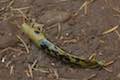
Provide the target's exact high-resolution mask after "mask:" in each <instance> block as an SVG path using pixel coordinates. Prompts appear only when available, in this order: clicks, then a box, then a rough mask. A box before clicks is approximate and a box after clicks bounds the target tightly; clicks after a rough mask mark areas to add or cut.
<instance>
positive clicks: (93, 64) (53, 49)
mask: <svg viewBox="0 0 120 80" xmlns="http://www.w3.org/2000/svg"><path fill="white" fill-rule="evenodd" d="M21 29H22V31H23V32H24V33H25V34H26V35H27V36H28V37H29V38H30V39H31V40H32V41H33V42H34V43H35V44H36V46H37V47H39V48H42V49H43V50H44V51H45V52H47V54H49V55H51V56H53V57H55V58H57V59H59V60H62V61H63V62H67V63H70V64H71V65H77V66H80V67H82V68H97V67H103V66H104V64H103V62H101V61H98V60H96V59H83V58H80V57H77V56H74V55H71V54H69V53H67V52H65V51H64V50H63V49H61V48H59V47H58V46H56V45H54V44H53V43H52V42H50V41H49V40H48V39H47V38H46V37H45V36H44V34H43V32H40V31H39V30H37V29H35V28H33V27H32V26H31V25H30V24H27V23H23V24H22V28H21Z"/></svg>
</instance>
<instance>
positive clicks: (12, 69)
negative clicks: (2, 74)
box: [10, 65, 14, 75]
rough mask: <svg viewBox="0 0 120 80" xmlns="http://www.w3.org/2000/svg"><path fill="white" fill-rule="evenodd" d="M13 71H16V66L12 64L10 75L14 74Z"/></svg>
mask: <svg viewBox="0 0 120 80" xmlns="http://www.w3.org/2000/svg"><path fill="white" fill-rule="evenodd" d="M13 72H14V66H13V65H12V66H10V75H12V74H13Z"/></svg>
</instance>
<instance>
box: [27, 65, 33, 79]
mask: <svg viewBox="0 0 120 80" xmlns="http://www.w3.org/2000/svg"><path fill="white" fill-rule="evenodd" d="M28 72H29V75H30V77H33V72H32V67H31V66H30V64H28Z"/></svg>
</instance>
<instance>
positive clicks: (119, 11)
mask: <svg viewBox="0 0 120 80" xmlns="http://www.w3.org/2000/svg"><path fill="white" fill-rule="evenodd" d="M112 9H113V10H114V11H116V12H117V13H118V14H120V10H119V9H117V8H112Z"/></svg>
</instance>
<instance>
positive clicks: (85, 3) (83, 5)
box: [73, 1, 88, 16]
mask: <svg viewBox="0 0 120 80" xmlns="http://www.w3.org/2000/svg"><path fill="white" fill-rule="evenodd" d="M87 4H88V1H85V2H84V3H83V4H82V6H81V7H80V8H79V9H78V10H77V11H76V12H75V14H74V15H73V16H77V15H78V14H79V12H80V11H81V10H82V9H83V8H84V7H85V5H87Z"/></svg>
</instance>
